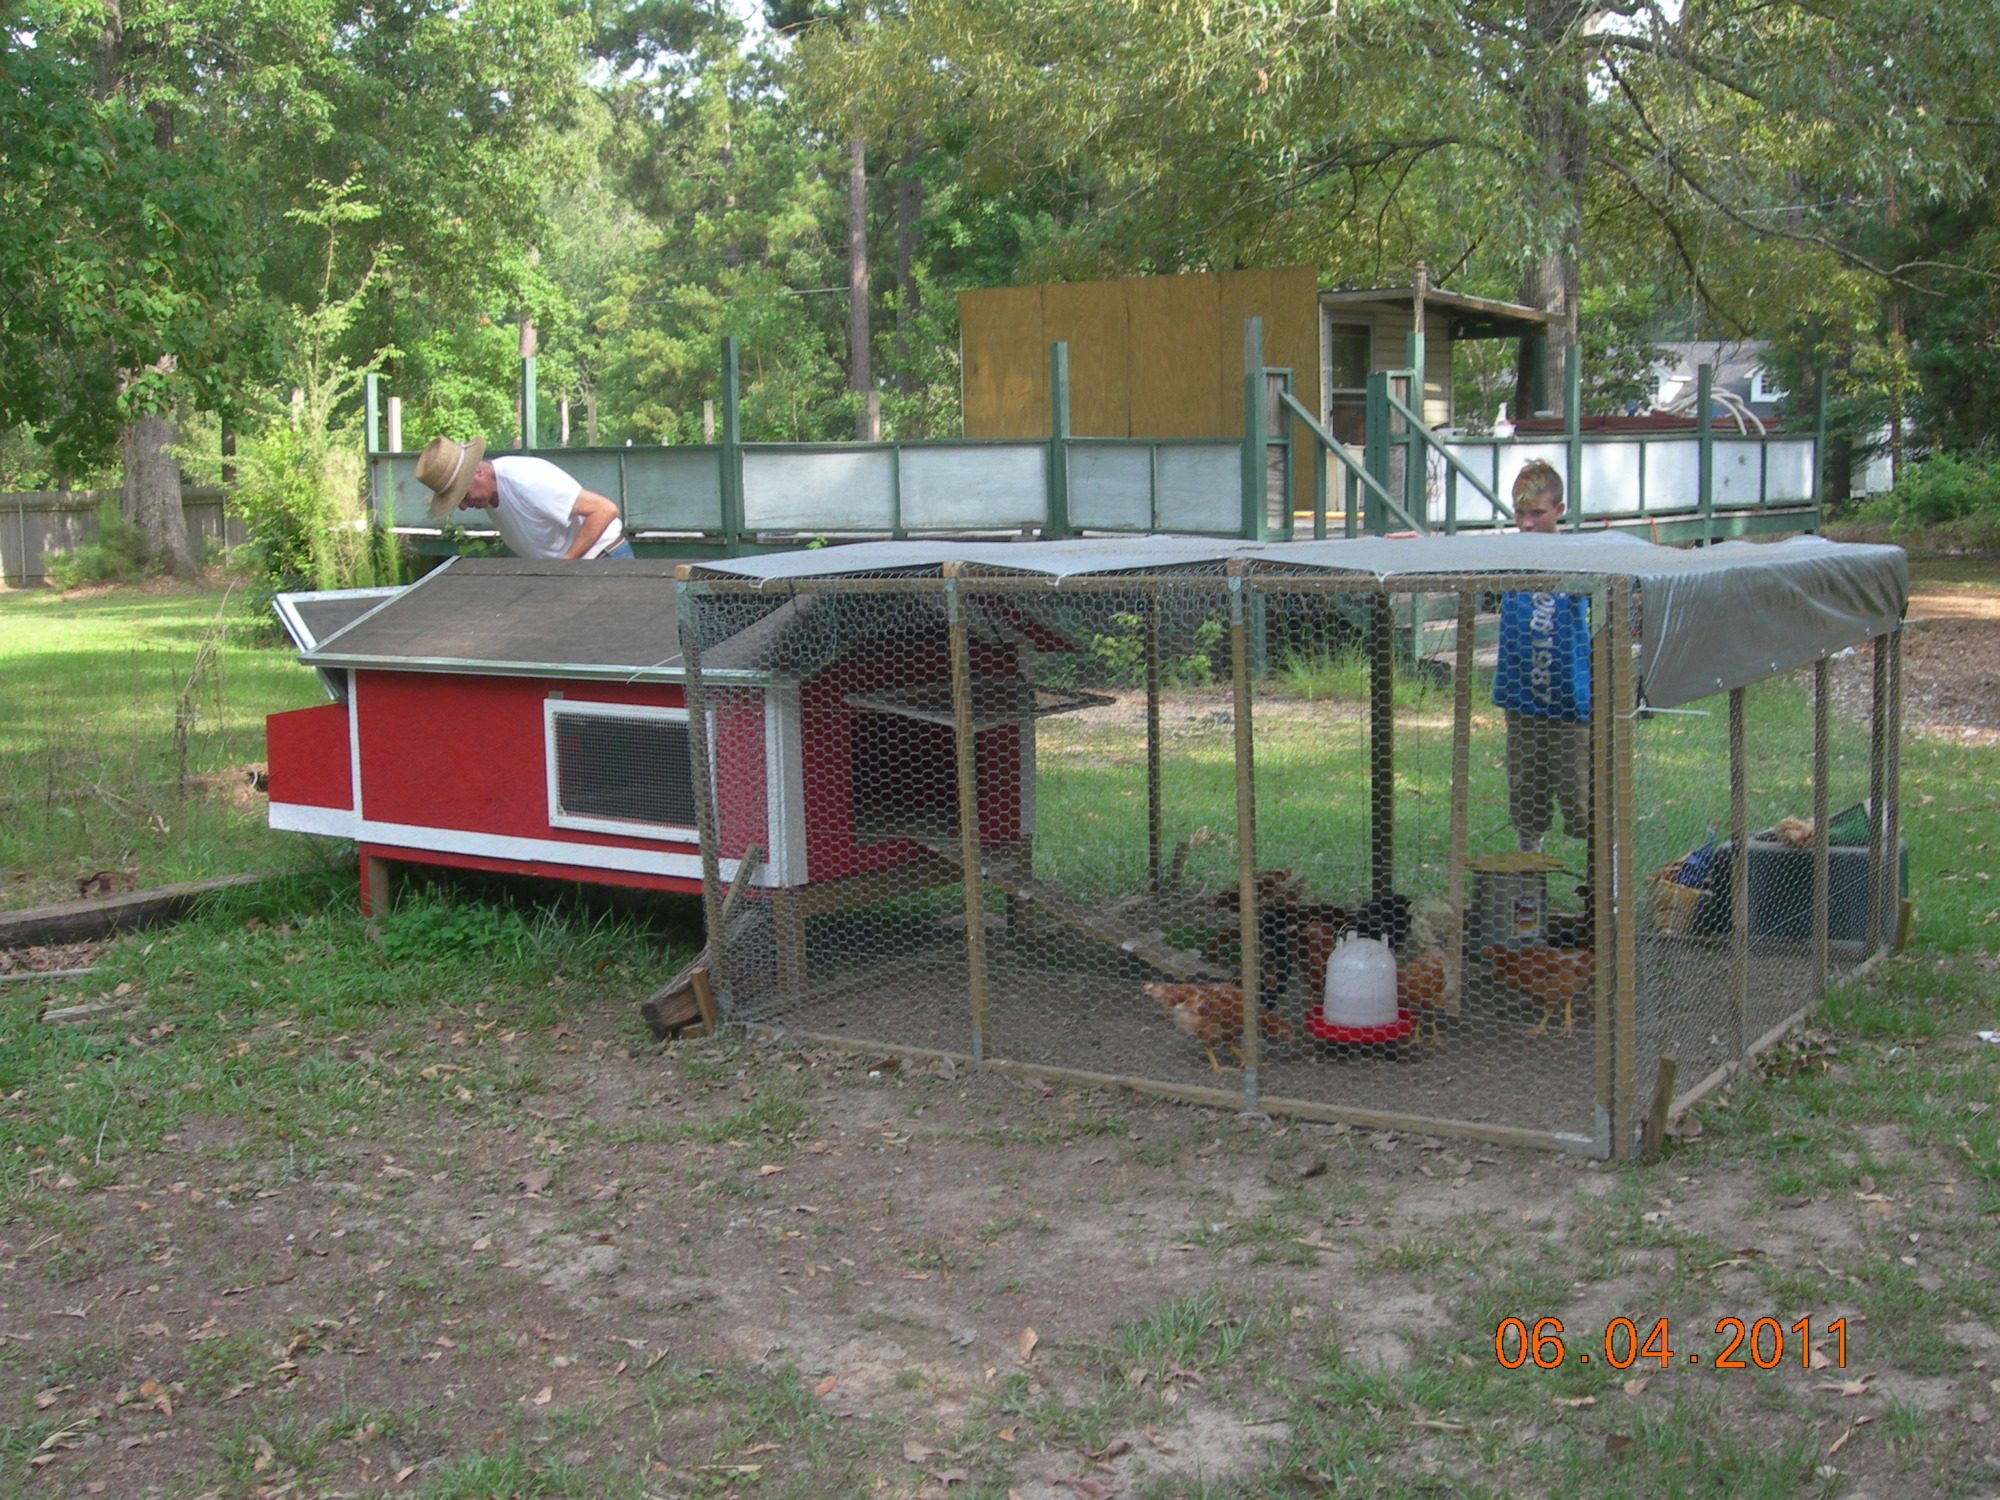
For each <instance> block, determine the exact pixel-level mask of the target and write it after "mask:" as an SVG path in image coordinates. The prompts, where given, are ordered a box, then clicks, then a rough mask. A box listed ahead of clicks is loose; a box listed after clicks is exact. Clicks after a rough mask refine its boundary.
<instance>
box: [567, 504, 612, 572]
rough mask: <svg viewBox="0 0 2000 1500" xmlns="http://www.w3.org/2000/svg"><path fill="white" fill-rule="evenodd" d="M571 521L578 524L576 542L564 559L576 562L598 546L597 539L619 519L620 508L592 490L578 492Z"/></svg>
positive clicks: (570, 545)
mask: <svg viewBox="0 0 2000 1500" xmlns="http://www.w3.org/2000/svg"><path fill="white" fill-rule="evenodd" d="M569 514H570V519H571V520H573V521H575V522H577V523H578V525H577V528H576V540H575V541H573V542H571V543H570V544H569V551H567V552H565V553H564V554H563V556H564V557H567V558H570V559H571V560H574V559H576V558H579V557H582V556H583V554H584V553H586V552H588V551H589V550H590V549H591V548H592V547H594V546H596V545H597V539H598V538H599V537H601V536H603V535H604V528H605V527H607V526H609V525H610V524H611V523H612V522H613V521H615V520H617V519H618V507H617V506H616V505H614V504H612V503H611V502H610V501H609V500H607V499H605V498H604V497H603V496H602V495H599V494H595V493H593V492H592V491H590V490H578V491H577V492H576V504H574V505H572V506H571V507H570V508H569Z"/></svg>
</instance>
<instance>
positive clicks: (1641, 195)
mask: <svg viewBox="0 0 2000 1500" xmlns="http://www.w3.org/2000/svg"><path fill="white" fill-rule="evenodd" d="M1994 32H1995V28H1994V27H1993V25H1992V21H1991V14H1990V8H1988V7H1986V6H1983V5H1980V4H1975V3H1973V0H1944V3H1940V4H1939V5H1936V6H1933V7H1930V8H1929V9H1928V10H1927V11H1926V12H1925V13H1924V18H1923V20H1922V22H1921V24H1920V23H1918V22H1917V21H1916V20H1915V19H1913V17H1912V16H1911V14H1910V13H1909V12H1908V10H1907V8H1905V7H1903V6H1901V5H1897V4H1891V3H1889V0H1839V3H1836V4H1833V5H1828V6H1821V7H1815V8H1810V9H1809V8H1805V7H1796V6H1768V5H1764V4H1762V3H1760V0H1690V3H1688V4H1685V5H1682V6H1679V7H1676V8H1673V9H1671V10H1668V9H1664V8H1659V7H1655V6H1651V5H1641V4H1638V3H1636V0H1633V3H1612V4H1586V3H1583V0H1360V3H1355V4H1349V5H1345V6H1340V7H1328V6H1325V5H1321V4H1308V3H1305V0H1280V3H1276V4H1268V5H1246V4H1241V3H1239V0H1191V3H1188V4H1184V5H1174V6H1168V7H1159V6H1155V5H1152V4H1148V3H1144V0H1052V3H1050V4H1048V5H1044V6H1037V7H1034V8H1032V9H1022V8H1020V7H1016V6H1011V5H1005V4H1001V3H998V0H942V3H937V4H930V5H925V6H922V7H916V8H912V10H911V11H910V12H909V13H908V14H907V15H902V16H896V17H891V18H886V19H883V20H881V21H879V22H877V23H876V24H874V25H872V26H867V27H854V28H849V29H848V30H845V31H840V32H836V31H833V30H831V29H827V28H817V29H815V30H814V32H812V33H811V34H809V35H808V36H807V37H805V38H804V39H803V40H802V41H801V43H800V50H801V53H802V64H803V66H802V83H801V88H802V90H803V92H804V93H805V94H806V96H807V97H808V98H809V99H811V100H812V102H813V103H814V106H815V108H816V109H818V110H819V111H820V112H821V113H822V115H823V116H824V117H827V118H845V117H849V116H852V117H853V118H856V119H859V120H860V121H862V122H863V125H864V128H867V129H868V130H870V132H871V133H874V132H876V131H879V130H882V129H887V128H889V127H891V126H892V125H893V126H894V127H896V128H898V129H901V130H904V131H917V132H922V133H926V134H928V133H929V132H930V131H931V130H932V127H933V126H934V125H935V126H940V127H942V126H944V125H947V124H952V125H956V126H957V127H958V128H960V129H962V130H963V131H964V132H965V138H966V148H965V156H964V168H965V174H966V177H967V180H968V181H971V182H974V183H978V182H991V181H995V180H1015V181H1019V180H1023V179H1026V178H1030V177H1033V176H1035V175H1036V174H1044V173H1049V174H1057V175H1059V176H1061V177H1063V178H1065V179H1067V180H1068V181H1070V182H1073V183H1077V184H1081V185H1087V186H1088V190H1089V191H1088V198H1087V201H1086V203H1084V204H1083V205H1082V206H1081V208H1080V211H1078V212H1076V213H1074V214H1071V215H1065V216H1063V219H1062V227H1061V231H1060V233H1059V234H1058V235H1057V236H1056V237H1055V239H1053V240H1052V241H1051V242H1050V244H1049V245H1048V247H1047V248H1046V250H1045V253H1044V254H1043V255H1042V256H1041V257H1040V258H1039V263H1038V265H1037V267H1036V270H1037V271H1038V272H1040V273H1044V274H1046V273H1054V274H1059V275H1079V274H1106V273H1112V272H1127V271H1135V270H1178V269H1188V268H1229V267H1232V266H1238V265H1269V264H1282V263H1286V262H1298V261H1308V262H1312V263H1316V264H1318V265H1319V266H1320V267H1321V269H1322V270H1323V271H1324V272H1326V273H1327V274H1328V275H1329V276H1330V277H1331V278H1333V279H1335V280H1340V281H1347V282H1351V283H1359V284H1367V283H1370V282H1376V283H1379V282H1380V281H1382V280H1386V279H1389V278H1390V277H1394V278H1395V279H1401V276H1402V275H1404V274H1406V273H1407V268H1408V266H1409V264H1410V263H1411V262H1413V261H1415V260H1417V259H1419V258H1421V259H1423V260H1425V261H1427V262H1428V263H1429V264H1430V266H1431V267H1432V268H1433V272H1434V273H1435V274H1436V275H1437V277H1438V280H1439V282H1440V284H1443V285H1446V286H1451V287H1455V288H1460V289H1464V290H1469V291H1484V292H1488V293H1499V294H1502V295H1513V296H1518V297H1523V298H1525V299H1526V300H1529V301H1533V302H1537V303H1540V304H1541V305H1544V306H1555V307H1559V308H1560V309H1561V310H1562V311H1564V312H1566V313H1569V314H1571V315H1572V319H1573V317H1574V314H1575V313H1576V312H1577V310H1578V309H1579V308H1580V306H1581V305H1582V300H1583V297H1584V295H1585V289H1586V288H1588V287H1589V286H1591V285H1592V284H1593V281H1594V279H1595V277H1596V275H1597V268H1598V267H1600V266H1606V265H1609V266H1614V267H1616V276H1617V279H1618V280H1619V281H1620V282H1622V283H1624V284H1627V285H1634V286H1640V287H1646V286H1656V287H1657V288H1658V289H1659V293H1660V301H1661V302H1663V303H1672V302H1673V301H1675V300H1676V299H1677V298H1679V297H1681V296H1686V297H1688V298H1692V299H1693V300H1694V301H1695V302H1696V303H1697V304H1698V305H1699V307H1700V308H1701V310H1702V314H1703V321H1704V322H1710V323H1715V324H1719V325H1722V326H1724V327H1727V328H1735V329H1757V330H1759V331H1761V330H1763V329H1766V328H1769V327H1771V326H1773V325H1774V324H1783V323H1785V322H1787V321H1790V320H1793V319H1814V318H1817V319H1819V320H1821V321H1828V320H1832V319H1836V318H1851V317H1853V316H1854V310H1855V308H1856V307H1857V306H1859V307H1872V305H1873V304H1874V303H1875V301H1876V299H1877V297H1878V296H1879V293H1880V289H1881V287H1882V285H1883V284H1884V282H1885V280H1888V279H1893V278H1894V277H1895V276H1896V275H1897V274H1898V268H1897V266H1896V265H1895V264H1894V263H1887V264H1885V263H1882V262H1880V261H1877V260H1873V259H1871V258H1870V257H1868V256H1866V255H1864V254H1860V253H1857V251H1856V250H1855V248H1854V246H1853V245H1852V244H1851V243H1849V242H1848V240H1847V239H1846V237H1845V235H1844V232H1843V231H1844V225H1843V211H1842V209H1841V205H1843V204H1844V203H1846V202H1847V201H1848V200H1849V199H1851V198H1853V197H1855V196H1858V195H1864V194H1865V195H1869V196H1877V195H1879V194H1880V192H1881V191H1882V185H1883V183H1885V182H1886V181H1888V180H1890V178H1891V177H1896V178H1898V179H1900V180H1902V181H1903V183H1904V186H1905V190H1906V191H1910V192H1921V193H1923V194H1927V195H1939V196H1941V197H1942V198H1943V199H1944V200H1946V201H1951V202H1963V201H1966V200H1967V199H1968V197H1972V196H1976V195H1977V192H1978V191H1979V188H1978V183H1979V181H1980V176H1979V171H1978V168H1977V165H1976V162H1975V157H1976V155H1977V150H1978V148H1979V143H1980V142H1981V141H1982V140H1984V139H1985V138H1986V136H1987V134H1989V133H1990V131H1989V127H1988V125H1986V124H1983V123H1982V122H1985V121H1988V120H1989V117H1990V114H1991V111H1990V108H1989V107H1988V106H1987V104H1986V103H1985V101H1986V100H1987V99H1989V98H1990V97H1991V93H1992V85H1993V83H1994V77H1993V74H1994V63H1995V53H1996V48H1995V38H1994ZM1802 190H1803V192H1802ZM1385 271H1386V272H1387V273H1388V275H1387V276H1385V275H1384V274H1383V273H1384V272H1385ZM1573 327H1574V322H1573V321H1572V328H1573ZM1559 374H1560V371H1559V370H1557V371H1552V372H1551V375H1552V376H1559ZM1552 386H1553V390H1554V391H1560V389H1561V385H1560V382H1559V380H1552Z"/></svg>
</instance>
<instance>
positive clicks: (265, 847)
mask: <svg viewBox="0 0 2000 1500" xmlns="http://www.w3.org/2000/svg"><path fill="white" fill-rule="evenodd" d="M260 628H261V622H258V621H252V620H250V619H248V618H247V617H246V616H245V615H244V614H243V612H242V604H241V596H240V595H228V594H225V593H224V592H223V591H219V590H213V589H179V590H173V591H158V592H156V591H153V590H136V589H120V590H114V591H110V592H106V593H102V594H97V595H91V596H81V597H70V596H65V595H61V594H56V593H53V592H46V591H37V592H13V593H0V806H4V808H5V809H6V816H4V817H0V876H12V877H13V878H10V879H4V880H0V906H4V907H19V906H29V905H36V904H40V903H42V902H46V901H51V900H58V899H62V898H64V897H68V898H70V899H74V898H75V896H76V894H77V888H76V885H75V884H74V883H73V882H74V881H76V880H78V879H80V878H82V877H83V876H86V875H89V874H92V873H94V872H97V871H100V870H112V871H120V872H122V873H123V874H124V876H125V877H127V879H128V880H129V881H130V882H131V883H134V884H139V885H160V884H166V883H169V882H172V881H176V880H190V879H198V878H201V877H204V876H210V875H221V874H233V873H237V872H240V871H246V870H253V869H264V868H271V867H274V866H289V865H291V864H293V863H295V862H296V861H297V860H298V859H299V857H300V856H301V855H302V854H305V853H307V851H306V850H304V849H302V848H301V846H302V845H304V844H305V843H306V842H307V841H304V840H299V839H287V838H285V837H283V836H280V835H276V834H273V833H271V832H270V831H269V830H268V829H266V828H265V827H264V824H263V816H264V814H263V799H262V798H261V797H257V796H254V795H252V794H251V793H250V788H249V786H248V775H249V769H248V768H250V767H251V766H253V765H255V764H258V763H261V762H262V760H263V759H264V717H265V715H266V714H269V713H273V712H277V711H280V710H283V709H290V708H299V707H304V706H306V705H309V704H312V703H316V702H324V701H325V696H324V694H323V693H322V692H321V690H320V687H319V684H318V682H317V680H316V679H315V678H314V677H313V675H312V674H311V673H310V672H308V671H306V670H305V669H304V668H303V667H300V666H299V665H298V664H297V662H296V661H295V660H294V654H293V652H292V651H291V649H290V648H289V647H288V646H286V647H280V646H278V645H275V644H272V643H271V642H270V641H268V640H266V639H261V638H259V636H258V630H259V629H260ZM211 635H213V636H215V638H216V639H217V641H218V643H219V649H218V650H217V651H216V653H215V656H214V658H213V661H212V662H211V663H209V664H207V665H206V666H204V667H203V668H202V669H201V670H200V671H197V670H196V668H197V664H198V656H199V653H200V651H201V647H202V643H203V641H204V640H205V639H207V638H209V637H211Z"/></svg>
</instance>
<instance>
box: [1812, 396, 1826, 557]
mask: <svg viewBox="0 0 2000 1500" xmlns="http://www.w3.org/2000/svg"><path fill="white" fill-rule="evenodd" d="M1825 506H1826V371H1825V370H1821V371H1819V372H1818V374H1817V375H1816V376H1815V377H1814V380H1813V456H1812V507H1813V530H1814V531H1818V530H1819V528H1820V526H1821V524H1822V523H1823V522H1824V521H1825V520H1826V517H1825V516H1824V515H1823V514H1822V511H1823V510H1824V509H1825Z"/></svg>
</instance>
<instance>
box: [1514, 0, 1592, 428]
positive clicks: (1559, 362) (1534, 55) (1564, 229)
mask: <svg viewBox="0 0 2000 1500" xmlns="http://www.w3.org/2000/svg"><path fill="white" fill-rule="evenodd" d="M1591 8H1592V7H1591V5H1590V4H1588V3H1579V0H1535V3H1532V4H1530V5H1529V6H1528V8H1527V14H1526V16H1525V17H1524V20H1525V21H1526V23H1527V29H1528V31H1529V33H1530V35H1531V36H1532V37H1533V38H1534V39H1535V40H1534V44H1533V45H1532V46H1531V48H1530V51H1529V54H1528V60H1527V63H1526V65H1525V67H1524V69H1523V73H1524V77H1525V80H1526V81H1525V83H1524V85H1523V87H1524V88H1525V89H1526V91H1527V92H1526V95H1525V97H1524V100H1523V103H1524V106H1525V107H1524V111H1523V114H1524V118H1525V120H1526V122H1527V132H1528V140H1527V148H1528V151H1527V154H1528V159H1529V161H1530V163H1531V164H1532V169H1533V171H1534V172H1535V177H1536V180H1535V182H1534V184H1533V192H1534V196H1535V200H1536V202H1537V204H1538V205H1539V206H1540V208H1541V211H1542V213H1543V214H1544V215H1545V216H1547V218H1548V219H1549V220H1550V221H1551V223H1550V226H1549V227H1550V229H1551V230H1552V231H1553V234H1552V237H1551V240H1550V244H1549V248H1548V249H1546V250H1545V251H1543V252H1542V253H1541V254H1540V255H1538V256H1536V257H1535V258H1534V259H1533V260H1532V261H1530V262H1529V264H1528V267H1527V270H1526V271H1525V272H1524V273H1523V275H1522V278H1521V301H1522V302H1523V303H1525V304H1526V305H1527V306H1529V307H1538V308H1541V309H1542V310H1543V311H1544V312H1551V313H1557V314H1559V315H1560V316H1561V318H1562V322H1561V323H1559V324H1558V325H1556V326H1555V327H1553V328H1551V329H1550V330H1549V335H1548V346H1549V349H1548V353H1549V357H1548V363H1547V366H1546V369H1545V370H1544V372H1543V373H1544V376H1545V379H1546V389H1544V390H1540V391H1538V390H1535V389H1534V388H1533V385H1534V382H1533V379H1532V376H1533V371H1534V364H1535V361H1534V356H1533V353H1532V351H1531V350H1530V349H1529V348H1528V345H1527V341H1525V340H1524V341H1523V342H1522V346H1521V353H1520V359H1519V362H1518V364H1517V365H1516V367H1515V380H1514V400H1515V410H1516V411H1517V412H1519V413H1521V414H1522V415H1527V416H1532V415H1533V414H1534V413H1535V412H1537V411H1544V410H1545V411H1550V412H1553V413H1554V414H1555V415H1557V416H1563V415H1565V412H1564V404H1565V400H1566V394H1567V392H1568V390H1569V382H1568V373H1569V362H1570V361H1571V360H1572V359H1574V358H1575V357H1576V338H1577V300H1578V294H1579V289H1580V285H1581V276H1580V274H1579V267H1578V242H1579V240H1580V238H1581V236H1582V226H1583V180H1584V173H1585V171H1586V166H1587V157H1588V153H1589V149H1590V137H1589V127H1588V125H1587V123H1586V119H1585V111H1586V109H1587V108H1588V106H1589V95H1588V93H1587V91H1586V87H1585V82H1584V55H1583V53H1582V51H1581V50H1580V45H1579V40H1578V39H1579V34H1580V32H1581V29H1582V23H1583V21H1584V19H1585V18H1586V17H1587V16H1588V14H1589V13H1590V10H1591Z"/></svg>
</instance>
